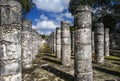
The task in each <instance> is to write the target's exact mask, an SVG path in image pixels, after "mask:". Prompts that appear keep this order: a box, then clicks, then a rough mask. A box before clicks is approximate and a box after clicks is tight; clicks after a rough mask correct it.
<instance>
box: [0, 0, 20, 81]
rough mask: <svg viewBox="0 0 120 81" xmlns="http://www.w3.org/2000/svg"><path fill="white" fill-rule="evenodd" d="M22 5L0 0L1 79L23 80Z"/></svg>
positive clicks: (8, 0) (9, 0) (10, 80)
mask: <svg viewBox="0 0 120 81" xmlns="http://www.w3.org/2000/svg"><path fill="white" fill-rule="evenodd" d="M20 18H21V5H20V4H19V3H18V2H17V1H14V0H0V81H21V20H20Z"/></svg>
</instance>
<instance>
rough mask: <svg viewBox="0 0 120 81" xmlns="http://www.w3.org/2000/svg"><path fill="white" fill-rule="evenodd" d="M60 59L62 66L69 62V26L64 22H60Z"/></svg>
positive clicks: (67, 64)
mask: <svg viewBox="0 0 120 81" xmlns="http://www.w3.org/2000/svg"><path fill="white" fill-rule="evenodd" d="M61 55H62V56H61V60H62V64H63V65H64V66H69V65H70V64H71V60H70V59H71V34H70V26H69V24H68V23H66V22H63V21H62V22H61Z"/></svg>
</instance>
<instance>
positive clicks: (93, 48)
mask: <svg viewBox="0 0 120 81" xmlns="http://www.w3.org/2000/svg"><path fill="white" fill-rule="evenodd" d="M94 42H95V41H94V32H93V31H92V53H93V54H95V43H94Z"/></svg>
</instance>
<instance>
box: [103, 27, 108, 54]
mask: <svg viewBox="0 0 120 81" xmlns="http://www.w3.org/2000/svg"><path fill="white" fill-rule="evenodd" d="M104 31H105V39H104V40H105V47H104V48H105V49H104V51H105V56H109V28H105V30H104Z"/></svg>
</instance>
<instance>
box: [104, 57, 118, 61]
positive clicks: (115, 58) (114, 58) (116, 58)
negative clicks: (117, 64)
mask: <svg viewBox="0 0 120 81" xmlns="http://www.w3.org/2000/svg"><path fill="white" fill-rule="evenodd" d="M105 59H113V60H120V57H117V56H106V57H105Z"/></svg>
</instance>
